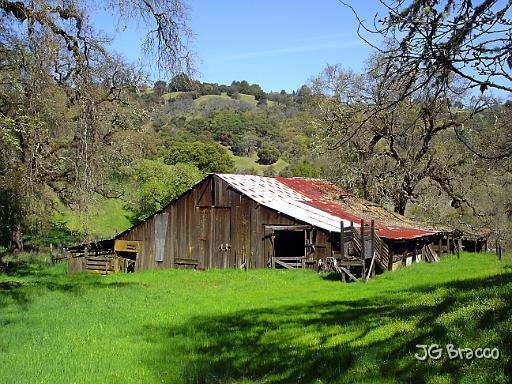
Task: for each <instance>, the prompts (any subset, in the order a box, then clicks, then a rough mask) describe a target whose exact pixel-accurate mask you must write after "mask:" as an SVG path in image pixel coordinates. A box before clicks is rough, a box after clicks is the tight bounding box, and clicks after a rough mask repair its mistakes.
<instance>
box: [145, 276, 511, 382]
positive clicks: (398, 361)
mask: <svg viewBox="0 0 512 384" xmlns="http://www.w3.org/2000/svg"><path fill="white" fill-rule="evenodd" d="M362 287H363V286H362ZM362 289H363V288H362ZM436 292H437V293H439V295H438V297H436V299H435V300H433V301H432V302H427V299H429V298H431V296H430V295H431V294H432V293H436ZM486 292H488V293H489V294H490V295H491V294H493V293H494V294H496V292H499V297H500V298H501V299H502V300H503V301H505V302H508V303H510V300H512V274H510V273H509V274H502V275H499V276H493V277H490V278H485V279H473V280H465V281H459V282H452V283H448V284H439V285H434V286H431V287H430V288H429V289H427V288H426V287H421V288H419V289H416V288H415V289H410V290H404V291H400V292H392V293H389V292H386V293H385V294H383V295H382V296H378V297H375V299H373V300H372V299H358V300H339V301H326V302H307V303H305V304H303V305H293V306H281V307H272V308H263V309H256V310H242V311H237V312H234V313H229V314H226V315H218V316H197V317H194V318H191V319H189V320H187V321H186V323H185V324H184V325H183V326H182V327H179V328H176V327H169V328H161V329H152V332H151V334H147V337H148V340H149V341H150V342H151V343H153V344H154V345H153V346H154V349H153V350H154V354H151V355H150V356H148V360H147V363H148V365H149V367H150V369H153V370H155V375H156V376H158V378H159V380H160V381H162V382H173V381H176V377H173V378H171V377H168V376H166V373H165V372H166V365H169V364H175V365H181V366H182V373H181V377H180V378H179V381H184V382H190V383H212V382H216V383H225V382H266V383H308V382H322V383H331V382H341V383H343V382H347V383H352V382H374V381H379V382H383V381H384V382H385V381H387V382H409V383H423V382H429V381H432V380H437V381H441V382H459V381H460V380H462V379H463V378H466V379H467V378H468V376H469V377H470V379H469V382H482V383H484V382H485V383H488V382H508V377H510V375H512V369H511V365H510V364H511V363H510V352H511V351H510V345H511V343H512V335H511V333H510V331H509V332H503V333H501V334H500V335H499V337H497V338H496V337H495V338H492V337H490V338H489V339H485V340H487V341H488V342H491V343H495V344H492V345H482V346H481V347H495V346H496V347H498V348H499V349H500V352H501V356H502V357H501V359H499V360H478V361H477V360H474V361H472V362H471V361H464V360H460V359H449V358H448V356H447V354H446V352H445V353H444V354H443V356H442V357H441V359H439V360H428V361H419V360H417V359H416V358H415V357H414V355H415V354H416V353H419V354H422V352H421V350H420V349H418V348H417V347H416V345H417V344H433V343H437V344H440V345H441V346H443V347H444V346H445V345H446V344H454V345H455V346H458V347H462V348H463V347H465V346H467V341H468V338H469V339H470V338H472V337H479V335H482V334H487V333H486V332H488V333H489V334H492V331H493V330H498V329H504V330H506V329H510V322H511V321H512V319H511V315H512V314H511V311H510V307H508V308H486V307H485V305H484V306H482V307H477V308H475V310H474V311H473V312H471V313H469V314H467V313H466V314H464V316H469V318H473V320H474V321H469V320H466V322H465V325H464V324H462V325H461V324H459V322H460V321H464V319H466V317H461V318H457V314H458V312H459V311H462V312H464V310H466V309H467V308H472V307H471V305H472V304H474V300H475V295H476V296H478V297H480V298H485V297H486ZM493 311H494V312H497V313H495V315H494V316H491V317H489V316H490V313H491V312H493ZM443 314H448V315H453V316H454V323H453V324H452V323H450V321H446V322H445V321H439V320H440V317H441V316H442V315H443ZM456 326H459V327H461V328H460V330H461V334H460V335H459V336H456V337H455V336H453V329H452V327H456ZM145 331H146V332H147V329H145ZM450 334H451V336H449V335H450ZM450 337H451V338H450ZM177 351H179V353H180V355H179V357H178V356H177V357H176V358H177V359H179V362H176V361H174V362H173V361H172V359H170V358H169V356H173V355H174V356H176V354H177ZM471 378H473V379H471ZM467 382H468V381H467Z"/></svg>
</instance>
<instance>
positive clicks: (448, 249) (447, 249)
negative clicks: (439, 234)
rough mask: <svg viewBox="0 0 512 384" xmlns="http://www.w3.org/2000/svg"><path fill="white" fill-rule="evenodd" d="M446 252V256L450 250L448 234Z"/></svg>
mask: <svg viewBox="0 0 512 384" xmlns="http://www.w3.org/2000/svg"><path fill="white" fill-rule="evenodd" d="M446 254H447V255H448V256H449V255H450V254H451V250H450V236H448V237H447V239H446Z"/></svg>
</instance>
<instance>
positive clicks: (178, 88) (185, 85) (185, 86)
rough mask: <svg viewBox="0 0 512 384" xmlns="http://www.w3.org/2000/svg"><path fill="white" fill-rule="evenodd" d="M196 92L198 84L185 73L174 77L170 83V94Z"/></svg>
mask: <svg viewBox="0 0 512 384" xmlns="http://www.w3.org/2000/svg"><path fill="white" fill-rule="evenodd" d="M194 90H196V83H195V82H194V81H193V80H192V79H191V78H190V77H189V76H188V75H187V74H185V73H180V74H178V75H176V76H174V77H173V78H172V79H171V82H170V83H169V91H170V92H191V91H194Z"/></svg>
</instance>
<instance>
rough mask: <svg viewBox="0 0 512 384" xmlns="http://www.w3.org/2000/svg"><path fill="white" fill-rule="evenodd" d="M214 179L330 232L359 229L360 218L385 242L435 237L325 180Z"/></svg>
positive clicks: (429, 230)
mask: <svg viewBox="0 0 512 384" xmlns="http://www.w3.org/2000/svg"><path fill="white" fill-rule="evenodd" d="M216 175H217V176H218V177H220V178H221V179H222V180H224V181H225V182H227V183H228V184H230V185H231V186H232V187H233V188H234V189H235V190H237V191H239V192H240V193H242V194H244V195H246V196H248V197H249V198H251V199H253V200H254V201H256V202H257V203H259V204H261V205H264V206H266V207H268V208H270V209H273V210H276V211H278V212H281V213H283V214H286V215H288V216H291V217H293V218H295V219H297V220H300V221H302V222H304V223H307V224H310V225H314V226H316V227H319V228H322V229H325V230H328V231H331V232H340V222H341V221H343V222H344V225H345V226H348V225H350V223H351V222H353V223H354V226H355V227H360V222H361V218H362V219H364V220H365V224H369V221H370V220H375V228H376V231H377V233H378V234H379V236H381V237H384V238H387V239H393V240H397V239H414V238H419V237H425V236H431V235H433V234H435V233H438V231H436V230H435V229H432V228H426V227H424V226H421V225H419V224H417V223H415V222H414V221H412V220H410V219H407V218H406V217H404V216H401V215H398V214H396V213H393V212H389V211H387V210H385V209H384V208H382V207H380V206H378V205H376V204H373V203H370V202H368V201H365V200H362V199H358V198H356V197H354V196H351V195H350V194H348V193H347V192H345V191H343V190H342V189H341V188H339V187H338V186H336V185H334V184H332V183H330V182H328V181H325V180H321V179H309V178H300V177H263V176H253V175H236V174H216Z"/></svg>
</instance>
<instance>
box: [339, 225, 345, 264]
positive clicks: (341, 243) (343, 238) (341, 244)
mask: <svg viewBox="0 0 512 384" xmlns="http://www.w3.org/2000/svg"><path fill="white" fill-rule="evenodd" d="M340 230H341V231H340V251H341V260H343V259H344V258H345V233H344V232H345V228H344V224H343V220H341V225H340Z"/></svg>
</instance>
